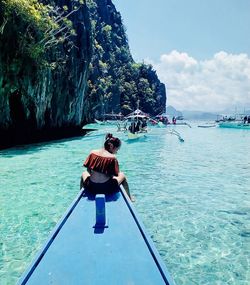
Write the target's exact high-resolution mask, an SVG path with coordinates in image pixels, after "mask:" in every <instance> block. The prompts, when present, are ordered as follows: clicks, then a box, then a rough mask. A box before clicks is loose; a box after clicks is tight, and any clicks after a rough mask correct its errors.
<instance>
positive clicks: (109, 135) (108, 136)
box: [105, 133, 113, 140]
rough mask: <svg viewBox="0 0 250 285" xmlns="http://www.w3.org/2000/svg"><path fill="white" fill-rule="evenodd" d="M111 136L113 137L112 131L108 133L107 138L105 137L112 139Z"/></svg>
mask: <svg viewBox="0 0 250 285" xmlns="http://www.w3.org/2000/svg"><path fill="white" fill-rule="evenodd" d="M111 138H113V135H112V134H110V133H108V134H106V138H105V139H106V140H108V139H111Z"/></svg>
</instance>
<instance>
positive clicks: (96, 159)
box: [81, 134, 133, 201]
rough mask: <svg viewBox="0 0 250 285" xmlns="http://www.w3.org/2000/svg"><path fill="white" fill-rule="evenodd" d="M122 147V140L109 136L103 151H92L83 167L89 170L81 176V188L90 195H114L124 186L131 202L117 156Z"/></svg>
mask: <svg viewBox="0 0 250 285" xmlns="http://www.w3.org/2000/svg"><path fill="white" fill-rule="evenodd" d="M120 147H121V140H120V139H119V138H116V137H113V135H112V134H107V135H106V138H105V142H104V146H103V148H102V149H97V150H92V151H91V152H90V154H89V155H88V157H87V158H86V160H85V162H84V164H83V166H85V167H86V168H87V171H84V172H83V173H82V176H81V188H82V187H84V189H85V190H86V191H87V192H88V193H89V194H93V195H95V194H112V193H115V192H118V191H119V185H122V186H123V187H124V189H125V191H126V193H127V194H128V196H129V198H130V200H131V201H132V200H133V199H132V197H131V195H130V191H129V186H128V183H127V179H126V177H125V175H124V173H123V172H120V169H119V163H118V160H117V158H116V156H115V154H116V153H117V151H118V150H119V149H120Z"/></svg>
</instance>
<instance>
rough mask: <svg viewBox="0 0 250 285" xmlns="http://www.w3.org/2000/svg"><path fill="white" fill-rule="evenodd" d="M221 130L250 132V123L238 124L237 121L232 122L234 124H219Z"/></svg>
mask: <svg viewBox="0 0 250 285" xmlns="http://www.w3.org/2000/svg"><path fill="white" fill-rule="evenodd" d="M219 127H220V128H232V129H241V130H243V129H244V130H250V123H245V124H244V122H237V121H232V122H220V123H219Z"/></svg>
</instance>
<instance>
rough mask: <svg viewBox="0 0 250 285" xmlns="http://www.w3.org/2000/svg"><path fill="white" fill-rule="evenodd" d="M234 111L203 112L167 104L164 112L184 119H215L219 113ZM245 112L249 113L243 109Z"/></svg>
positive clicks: (228, 113)
mask: <svg viewBox="0 0 250 285" xmlns="http://www.w3.org/2000/svg"><path fill="white" fill-rule="evenodd" d="M234 113H235V112H233V111H229V110H227V111H223V112H221V113H219V112H204V111H188V110H183V111H178V110H176V109H175V108H174V107H173V106H167V108H166V114H167V115H168V116H169V117H173V116H175V117H183V119H184V120H216V119H217V118H218V116H219V115H220V114H225V115H232V114H234ZM245 113H246V114H248V113H250V111H245Z"/></svg>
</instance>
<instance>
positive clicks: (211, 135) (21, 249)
mask: <svg viewBox="0 0 250 285" xmlns="http://www.w3.org/2000/svg"><path fill="white" fill-rule="evenodd" d="M191 125H192V128H189V127H188V126H176V130H177V131H178V132H179V133H180V134H181V136H182V137H183V138H184V140H185V142H183V143H181V142H180V141H179V140H178V138H177V137H176V136H175V135H171V134H169V133H168V131H167V129H164V128H162V129H160V128H159V129H157V128H155V129H152V131H151V132H150V133H149V135H148V136H147V137H146V138H141V139H139V140H138V141H136V142H133V143H129V142H128V141H127V139H126V136H125V135H124V134H123V133H119V136H120V138H121V139H122V141H123V144H122V148H121V150H120V152H119V153H118V159H119V161H120V167H121V170H122V171H124V172H125V173H126V174H127V177H128V180H129V183H130V188H131V192H132V193H133V195H134V196H135V197H136V202H135V203H134V206H135V208H136V209H137V212H138V213H139V215H140V218H141V220H142V221H143V222H144V224H145V227H146V229H147V231H148V233H149V235H150V236H151V237H152V239H153V240H154V242H155V245H156V247H157V248H158V250H159V252H160V254H161V256H162V257H163V259H164V261H165V263H166V265H167V267H168V270H169V272H170V273H171V275H172V276H173V278H174V280H175V282H176V284H177V285H181V284H185V285H186V284H188V285H189V284H199V285H201V284H202V285H207V284H209V285H215V284H216V285H222V284H223V285H224V284H230V285H247V284H250V192H249V191H250V186H249V185H250V148H249V145H250V131H248V130H237V129H220V128H208V129H202V128H198V127H197V125H198V123H192V124H191ZM111 130H112V129H111ZM106 131H108V129H105V128H104V129H103V130H100V131H97V132H94V133H90V134H89V135H88V136H85V137H81V138H73V139H70V140H61V141H56V142H49V143H42V144H36V145H30V146H22V147H16V148H12V149H9V150H5V151H0V284H1V285H5V284H15V283H16V282H17V280H18V278H19V277H20V275H21V274H22V272H23V271H24V270H25V269H26V267H27V266H28V265H29V263H30V262H31V261H32V259H33V258H34V256H35V254H36V253H37V251H38V250H39V249H40V248H41V246H42V245H43V244H44V242H45V241H46V239H47V237H48V234H49V232H50V231H51V230H52V229H53V227H54V226H55V224H56V223H57V221H58V220H59V219H60V217H61V216H62V215H63V213H64V212H65V211H66V209H67V208H68V206H69V205H70V203H71V202H72V200H73V199H74V197H75V196H76V195H77V193H78V192H79V177H80V175H81V172H82V161H83V160H84V159H85V157H86V156H87V154H88V152H89V151H90V150H91V149H93V148H99V147H101V146H102V144H103V141H104V133H105V132H106ZM109 131H110V130H109ZM114 133H115V132H114Z"/></svg>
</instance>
